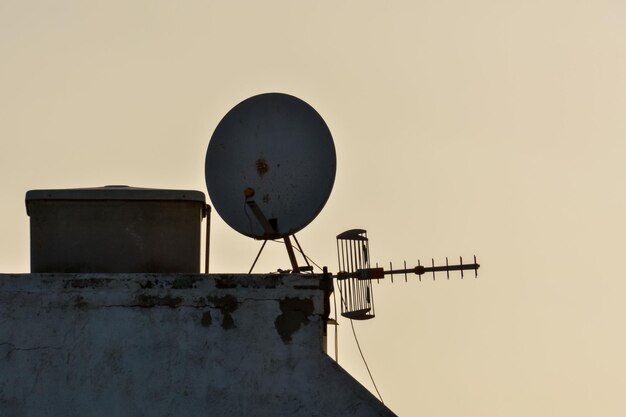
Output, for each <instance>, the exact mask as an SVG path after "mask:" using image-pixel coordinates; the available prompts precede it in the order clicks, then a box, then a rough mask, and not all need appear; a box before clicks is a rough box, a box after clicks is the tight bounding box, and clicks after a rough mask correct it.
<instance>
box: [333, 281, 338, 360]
mask: <svg viewBox="0 0 626 417" xmlns="http://www.w3.org/2000/svg"><path fill="white" fill-rule="evenodd" d="M335 294H336V291H333V304H334V307H333V312H334V316H335V362H337V363H339V333H338V332H337V327H339V322H338V321H337V296H336V295H335Z"/></svg>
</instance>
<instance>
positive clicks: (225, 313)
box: [207, 295, 238, 330]
mask: <svg viewBox="0 0 626 417" xmlns="http://www.w3.org/2000/svg"><path fill="white" fill-rule="evenodd" d="M207 301H208V302H209V304H213V305H214V306H215V307H216V308H219V309H220V311H221V312H222V328H223V329H224V330H230V329H233V328H235V327H237V326H236V325H235V320H233V316H231V313H232V312H234V311H235V310H237V307H238V304H237V299H236V298H235V297H233V296H232V295H225V296H223V297H214V296H211V295H209V296H207Z"/></svg>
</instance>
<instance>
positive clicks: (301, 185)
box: [205, 93, 337, 273]
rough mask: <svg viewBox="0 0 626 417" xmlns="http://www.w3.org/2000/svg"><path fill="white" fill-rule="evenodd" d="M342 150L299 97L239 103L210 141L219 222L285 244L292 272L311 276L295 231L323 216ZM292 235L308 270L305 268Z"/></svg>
mask: <svg viewBox="0 0 626 417" xmlns="http://www.w3.org/2000/svg"><path fill="white" fill-rule="evenodd" d="M336 166H337V158H336V154H335V145H334V143H333V138H332V136H331V133H330V130H329V129H328V126H327V125H326V123H325V122H324V120H323V119H322V117H321V116H320V115H319V114H318V113H317V112H316V111H315V109H313V107H311V106H310V105H308V104H307V103H305V102H304V101H302V100H300V99H299V98H296V97H293V96H290V95H288V94H282V93H267V94H261V95H257V96H254V97H251V98H248V99H247V100H244V101H242V102H241V103H239V104H237V105H236V106H235V107H234V108H233V109H231V110H230V111H229V112H228V113H227V114H226V116H224V118H223V119H222V120H221V121H220V123H219V124H218V125H217V127H216V129H215V131H214V132H213V136H212V137H211V140H210V142H209V147H208V149H207V153H206V160H205V176H206V184H207V189H208V192H209V197H210V199H211V202H212V203H213V207H214V208H215V209H216V210H217V212H218V213H219V215H220V217H222V219H224V221H225V222H226V223H227V224H228V225H229V226H230V227H232V228H233V229H235V230H236V231H238V232H239V233H241V234H243V235H246V236H249V237H252V238H254V239H257V240H263V245H262V246H261V249H260V250H259V253H258V254H257V256H256V258H255V260H254V262H253V264H252V267H251V268H250V271H249V273H251V272H252V269H253V268H254V265H255V264H256V261H257V260H258V259H259V256H260V255H261V252H262V251H263V248H264V247H265V244H266V243H267V241H268V240H276V239H282V240H283V241H284V243H285V247H286V249H287V254H288V256H289V261H290V263H291V271H292V272H306V271H312V270H313V267H312V266H311V265H309V262H308V260H307V257H306V255H304V252H303V251H302V247H301V246H300V243H299V242H298V240H297V238H296V236H295V234H296V232H298V231H300V230H302V229H303V228H304V227H305V226H307V225H308V224H309V223H310V222H311V221H313V219H314V218H315V217H316V216H317V215H318V214H319V213H320V211H321V210H322V208H323V207H324V205H325V204H326V201H327V200H328V197H329V196H330V192H331V190H332V188H333V183H334V181H335V171H336ZM291 237H293V238H294V241H295V243H296V245H297V246H298V249H299V251H300V252H301V253H302V255H303V257H304V260H305V263H306V266H299V265H298V262H297V260H296V256H295V253H294V249H293V245H292V243H291Z"/></svg>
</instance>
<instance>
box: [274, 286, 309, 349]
mask: <svg viewBox="0 0 626 417" xmlns="http://www.w3.org/2000/svg"><path fill="white" fill-rule="evenodd" d="M278 303H279V304H280V310H281V311H282V314H281V315H280V316H278V317H276V320H275V321H274V326H275V327H276V331H277V332H278V334H279V335H280V337H281V339H283V342H284V343H285V344H287V343H289V342H291V336H292V335H293V334H294V333H295V332H296V331H297V330H298V329H300V327H301V326H302V325H304V324H306V323H308V322H309V316H310V315H311V314H313V311H314V306H313V300H311V299H310V298H291V297H285V298H284V299H282V300H279V301H278Z"/></svg>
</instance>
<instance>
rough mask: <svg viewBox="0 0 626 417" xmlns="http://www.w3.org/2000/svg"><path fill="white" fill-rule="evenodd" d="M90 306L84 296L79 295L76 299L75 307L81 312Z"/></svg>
mask: <svg viewBox="0 0 626 417" xmlns="http://www.w3.org/2000/svg"><path fill="white" fill-rule="evenodd" d="M88 306H89V304H88V303H87V301H85V298H84V297H83V296H82V295H77V296H76V297H74V307H76V308H78V309H80V310H86V309H87V307H88Z"/></svg>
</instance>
